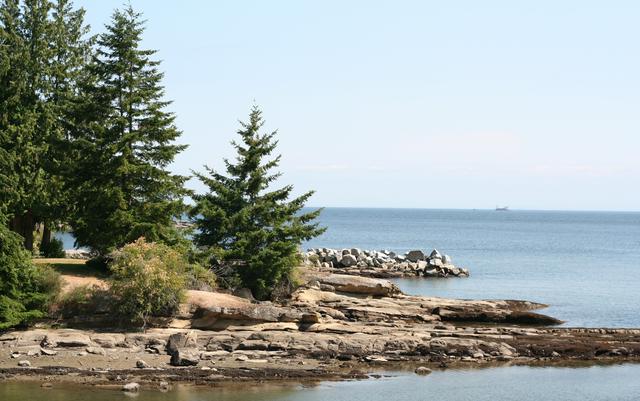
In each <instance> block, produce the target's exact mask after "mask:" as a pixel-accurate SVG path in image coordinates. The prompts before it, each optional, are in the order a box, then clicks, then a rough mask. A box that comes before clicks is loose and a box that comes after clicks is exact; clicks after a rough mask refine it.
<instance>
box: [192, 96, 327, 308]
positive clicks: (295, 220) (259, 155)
mask: <svg viewBox="0 0 640 401" xmlns="http://www.w3.org/2000/svg"><path fill="white" fill-rule="evenodd" d="M263 124H264V121H263V120H262V112H261V111H260V109H259V108H258V107H257V106H254V107H253V109H252V110H251V113H250V115H249V122H248V123H243V122H241V129H239V130H238V132H237V133H238V135H239V136H240V142H235V141H234V142H232V145H233V146H234V147H235V149H236V151H237V159H236V161H235V163H232V162H230V161H229V160H226V159H225V165H226V172H227V175H223V174H220V173H217V172H216V171H215V170H213V169H211V168H209V167H205V168H206V170H207V173H208V174H206V175H205V174H198V173H195V174H196V176H197V177H198V178H199V179H200V181H202V183H204V184H205V185H206V186H207V187H208V188H209V192H208V193H206V194H201V195H194V200H195V202H196V204H195V207H194V208H193V209H192V210H191V216H192V218H193V219H194V222H195V225H196V228H197V232H196V234H195V235H194V240H195V242H196V244H197V245H199V246H200V247H205V248H208V249H209V250H210V251H211V252H212V253H213V255H214V256H215V257H216V258H218V259H221V260H223V261H226V262H230V261H241V262H242V263H240V264H238V267H237V275H238V277H239V278H240V280H241V282H242V284H243V285H244V286H246V287H248V288H250V289H251V290H252V291H253V293H254V295H255V296H256V297H257V298H260V299H266V298H268V297H269V296H270V295H271V294H272V291H273V290H274V288H276V286H278V285H279V284H281V283H282V282H284V281H286V280H287V279H289V278H290V274H291V272H292V269H293V268H294V267H295V266H296V264H297V263H298V262H299V260H298V248H299V246H300V243H301V242H302V241H304V240H309V239H311V238H313V237H316V236H318V235H320V234H321V233H322V232H324V228H321V227H319V225H318V223H314V222H313V221H314V220H315V219H316V218H317V217H318V216H319V214H320V212H321V210H315V211H312V212H308V213H301V210H302V208H303V207H304V205H305V203H306V202H307V200H308V199H309V198H310V197H311V196H312V195H313V192H307V193H305V194H303V195H301V196H299V197H296V198H294V199H292V200H289V199H290V198H291V193H292V191H293V187H292V186H291V185H286V186H284V187H282V188H279V189H275V190H271V191H269V187H270V185H271V184H272V183H273V182H274V181H275V180H276V179H278V178H279V177H280V175H281V174H280V173H279V172H276V173H273V172H272V170H273V169H275V168H277V166H278V164H279V162H280V156H276V157H275V158H273V159H270V160H269V157H270V155H271V154H272V153H273V151H274V150H275V148H276V146H277V144H278V142H277V141H276V140H275V135H276V132H277V131H274V132H271V133H268V134H262V133H260V129H261V128H262V126H263Z"/></svg>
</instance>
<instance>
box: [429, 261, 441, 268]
mask: <svg viewBox="0 0 640 401" xmlns="http://www.w3.org/2000/svg"><path fill="white" fill-rule="evenodd" d="M429 266H437V267H442V260H440V259H429Z"/></svg>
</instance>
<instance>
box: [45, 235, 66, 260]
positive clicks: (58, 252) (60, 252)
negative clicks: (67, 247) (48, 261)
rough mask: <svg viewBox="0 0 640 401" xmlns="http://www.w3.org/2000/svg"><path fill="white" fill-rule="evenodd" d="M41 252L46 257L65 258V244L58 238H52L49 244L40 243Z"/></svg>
mask: <svg viewBox="0 0 640 401" xmlns="http://www.w3.org/2000/svg"><path fill="white" fill-rule="evenodd" d="M40 253H42V256H44V257H46V258H64V257H65V256H66V254H65V252H64V245H63V243H62V241H61V240H59V239H58V238H51V241H50V242H49V244H46V243H43V244H40Z"/></svg>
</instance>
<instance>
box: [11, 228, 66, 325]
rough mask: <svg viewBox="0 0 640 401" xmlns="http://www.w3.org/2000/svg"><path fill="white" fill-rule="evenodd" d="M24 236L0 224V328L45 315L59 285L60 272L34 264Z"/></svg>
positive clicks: (24, 322)
mask: <svg viewBox="0 0 640 401" xmlns="http://www.w3.org/2000/svg"><path fill="white" fill-rule="evenodd" d="M22 242H23V239H22V237H20V236H19V235H17V234H16V233H14V232H11V231H9V230H8V229H7V228H6V227H4V226H2V225H0V329H6V328H9V327H13V326H17V325H24V324H28V323H29V322H30V321H31V320H33V319H37V318H41V317H44V316H46V314H47V310H48V307H49V306H50V304H51V302H52V301H53V300H54V299H55V298H56V296H57V295H58V293H59V291H60V288H61V280H60V275H59V274H58V273H57V272H55V271H54V270H53V269H52V268H51V267H50V266H47V265H34V264H33V263H32V261H31V255H30V254H29V253H28V252H27V251H25V250H24V249H23V245H22Z"/></svg>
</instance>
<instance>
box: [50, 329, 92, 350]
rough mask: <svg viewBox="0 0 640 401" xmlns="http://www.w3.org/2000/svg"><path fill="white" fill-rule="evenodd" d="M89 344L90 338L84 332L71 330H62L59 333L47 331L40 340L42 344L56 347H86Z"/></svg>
mask: <svg viewBox="0 0 640 401" xmlns="http://www.w3.org/2000/svg"><path fill="white" fill-rule="evenodd" d="M89 345H91V339H90V338H89V336H87V335H86V334H82V333H77V332H73V331H63V332H60V333H56V332H54V333H49V334H47V336H46V337H45V338H44V340H42V346H44V347H50V348H57V347H87V346H89Z"/></svg>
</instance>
